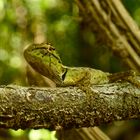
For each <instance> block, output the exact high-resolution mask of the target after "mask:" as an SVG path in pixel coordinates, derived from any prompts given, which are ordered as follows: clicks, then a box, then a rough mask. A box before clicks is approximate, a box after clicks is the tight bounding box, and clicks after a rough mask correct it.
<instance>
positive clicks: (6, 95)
mask: <svg viewBox="0 0 140 140" xmlns="http://www.w3.org/2000/svg"><path fill="white" fill-rule="evenodd" d="M90 91H91V92H89V93H88V94H87V93H86V92H84V91H82V90H81V89H79V88H78V87H59V88H38V87H20V86H12V85H11V86H1V87H0V127H1V128H12V129H19V128H21V129H25V128H47V129H52V130H54V129H55V130H58V129H61V128H64V129H69V128H81V127H92V126H98V125H101V124H105V123H110V122H112V121H117V120H129V119H139V118H140V117H139V113H140V104H139V103H140V89H139V88H138V87H135V86H133V85H131V84H130V83H112V84H105V85H95V86H93V87H90Z"/></svg>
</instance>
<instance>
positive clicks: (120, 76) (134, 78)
mask: <svg viewBox="0 0 140 140" xmlns="http://www.w3.org/2000/svg"><path fill="white" fill-rule="evenodd" d="M138 76H139V74H137V73H136V72H135V71H133V70H129V71H126V72H118V73H113V74H110V75H108V78H109V82H110V83H112V82H117V81H127V82H130V83H132V84H133V85H135V86H137V87H139V88H140V79H138Z"/></svg>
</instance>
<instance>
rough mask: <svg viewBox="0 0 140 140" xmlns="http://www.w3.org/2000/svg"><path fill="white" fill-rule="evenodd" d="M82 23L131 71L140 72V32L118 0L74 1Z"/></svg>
mask: <svg viewBox="0 0 140 140" xmlns="http://www.w3.org/2000/svg"><path fill="white" fill-rule="evenodd" d="M75 1H76V3H77V4H78V7H79V9H80V10H81V13H82V14H83V18H84V22H86V23H87V25H90V28H91V30H92V31H93V32H94V33H95V31H96V32H98V35H99V36H100V38H102V39H100V41H103V42H104V44H108V46H109V47H110V48H111V49H112V51H113V52H115V53H116V54H118V55H119V56H120V58H122V60H124V62H125V63H126V64H127V65H128V66H129V67H130V68H132V69H134V70H136V71H139V70H140V47H139V43H140V30H139V28H138V26H137V25H136V23H135V22H134V20H133V19H132V18H131V16H130V15H129V14H128V12H127V11H126V9H125V8H124V6H123V5H122V3H121V1H120V0H117V1H116V0H104V1H98V0H88V1H85V0H75Z"/></svg>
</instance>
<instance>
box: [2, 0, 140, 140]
mask: <svg viewBox="0 0 140 140" xmlns="http://www.w3.org/2000/svg"><path fill="white" fill-rule="evenodd" d="M123 3H124V5H125V7H126V8H127V9H128V11H129V12H130V14H131V15H132V16H133V18H134V19H135V21H136V22H137V24H138V25H140V0H123ZM81 21H82V19H81V17H80V16H79V9H78V7H77V5H76V4H75V3H74V1H72V0H67V1H66V0H0V84H4V85H6V84H17V85H23V86H25V85H26V86H27V83H26V78H25V74H26V62H25V60H24V58H23V49H24V47H25V46H27V45H29V44H31V43H33V42H34V43H41V42H44V41H46V42H50V43H51V44H52V45H54V46H55V47H56V48H57V50H58V52H59V54H60V56H61V58H62V60H63V63H64V64H65V65H68V66H88V67H94V68H98V69H101V70H104V71H109V72H117V71H120V70H124V69H127V68H126V66H125V65H123V64H122V63H121V61H120V59H119V58H117V57H115V56H114V55H113V54H112V52H111V51H110V50H109V49H108V48H107V47H106V46H105V44H99V43H97V42H96V36H95V35H94V34H93V33H92V32H91V30H90V28H88V26H87V25H85V23H83V22H81ZM2 131H4V130H2ZM29 132H30V133H29ZM5 133H6V135H7V134H9V135H10V138H11V139H21V136H22V137H23V136H24V138H22V139H27V138H28V139H34V138H32V137H31V136H30V137H29V134H30V135H31V133H33V134H34V133H35V134H38V131H37V130H36V132H34V131H33V130H31V131H29V130H27V131H18V132H15V131H13V130H9V132H8V133H7V132H5ZM43 133H47V135H49V136H48V138H47V137H46V138H45V139H46V140H47V139H53V138H51V135H52V133H49V132H48V131H44V130H41V131H40V134H39V135H41V136H42V140H44V139H43ZM26 134H28V135H26ZM0 135H1V133H0ZM11 136H12V137H11ZM25 137H26V138H25ZM10 138H9V137H7V139H10ZM1 139H3V137H1V136H0V140H1ZM5 139H6V137H5ZM39 139H41V138H39ZM34 140H35V139H34Z"/></svg>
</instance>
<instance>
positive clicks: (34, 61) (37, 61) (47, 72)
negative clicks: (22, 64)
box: [24, 43, 140, 87]
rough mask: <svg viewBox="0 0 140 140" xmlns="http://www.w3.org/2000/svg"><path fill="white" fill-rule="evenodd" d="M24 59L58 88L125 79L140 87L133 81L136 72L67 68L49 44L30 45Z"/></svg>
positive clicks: (137, 82)
mask: <svg viewBox="0 0 140 140" xmlns="http://www.w3.org/2000/svg"><path fill="white" fill-rule="evenodd" d="M24 57H25V59H26V61H27V62H28V63H29V64H30V66H31V67H32V68H33V69H34V70H36V71H37V72H39V73H40V74H41V75H43V76H46V77H48V78H49V79H51V80H52V81H53V82H55V83H56V85H57V86H78V85H82V86H90V85H96V84H105V83H109V82H114V81H119V80H122V79H125V80H126V81H129V82H132V83H134V85H136V86H139V87H140V82H139V81H137V80H133V79H132V76H134V75H135V72H134V71H127V72H120V73H115V74H110V73H107V72H103V71H101V70H97V69H92V68H88V67H68V66H65V65H63V64H62V62H61V59H60V57H59V55H58V54H57V52H56V50H55V48H54V47H53V46H51V45H50V44H47V43H42V44H32V45H29V46H28V47H27V48H26V49H25V50H24Z"/></svg>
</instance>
